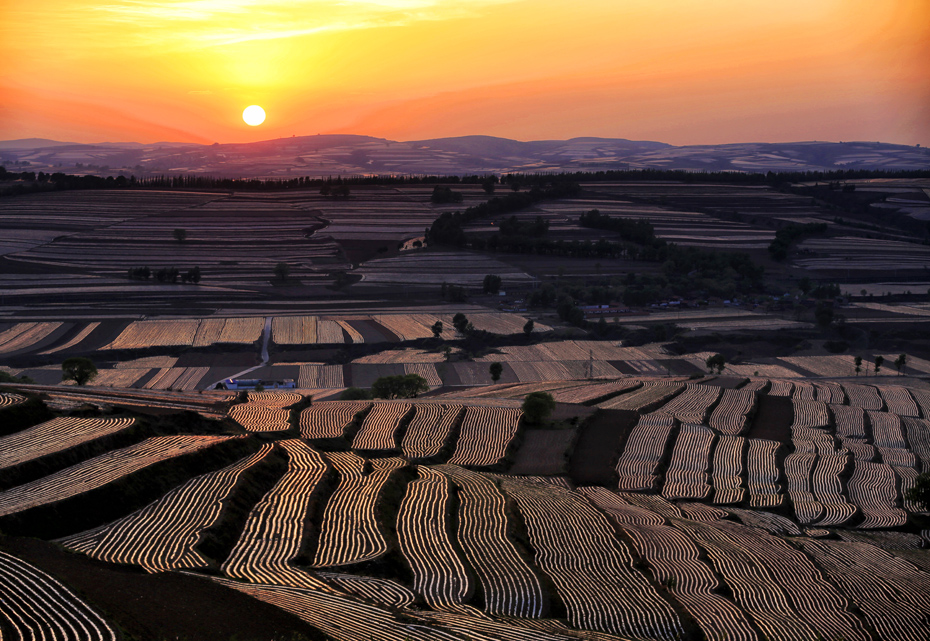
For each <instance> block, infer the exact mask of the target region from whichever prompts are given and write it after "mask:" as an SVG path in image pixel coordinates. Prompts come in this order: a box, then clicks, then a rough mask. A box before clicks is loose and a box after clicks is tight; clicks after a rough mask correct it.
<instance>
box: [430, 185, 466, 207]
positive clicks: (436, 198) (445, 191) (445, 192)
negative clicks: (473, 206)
mask: <svg viewBox="0 0 930 641" xmlns="http://www.w3.org/2000/svg"><path fill="white" fill-rule="evenodd" d="M429 199H430V202H431V203H433V204H435V205H445V204H448V203H460V202H462V192H460V191H452V189H450V188H449V187H447V186H445V185H436V186H435V187H433V194H432V196H430V197H429Z"/></svg>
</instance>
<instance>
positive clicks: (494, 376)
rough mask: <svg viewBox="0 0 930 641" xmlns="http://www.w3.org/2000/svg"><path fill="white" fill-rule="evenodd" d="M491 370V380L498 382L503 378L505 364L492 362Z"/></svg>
mask: <svg viewBox="0 0 930 641" xmlns="http://www.w3.org/2000/svg"><path fill="white" fill-rule="evenodd" d="M489 371H490V372H491V380H492V381H494V382H495V383H496V382H497V381H499V380H501V374H503V373H504V366H503V365H501V364H500V363H497V362H494V363H491V367H490V368H489Z"/></svg>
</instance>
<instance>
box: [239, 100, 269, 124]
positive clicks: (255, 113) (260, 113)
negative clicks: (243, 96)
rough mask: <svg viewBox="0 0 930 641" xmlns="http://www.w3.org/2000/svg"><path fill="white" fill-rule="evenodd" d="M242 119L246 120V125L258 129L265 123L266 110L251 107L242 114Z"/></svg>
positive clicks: (254, 106)
mask: <svg viewBox="0 0 930 641" xmlns="http://www.w3.org/2000/svg"><path fill="white" fill-rule="evenodd" d="M242 119H243V120H245V124H247V125H251V126H252V127H257V126H258V125H260V124H262V123H263V122H265V110H264V109H262V108H261V107H259V106H258V105H249V106H248V107H246V108H245V110H244V111H243V112H242Z"/></svg>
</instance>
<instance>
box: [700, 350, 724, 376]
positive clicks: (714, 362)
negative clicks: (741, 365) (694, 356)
mask: <svg viewBox="0 0 930 641" xmlns="http://www.w3.org/2000/svg"><path fill="white" fill-rule="evenodd" d="M705 363H706V364H707V369H708V371H709V372H710V373H711V374H713V373H714V370H717V373H718V374H720V373H722V372H723V368H724V367H726V366H727V361H726V359H725V358H724V357H723V354H714V355H713V356H708V357H707V360H706V361H705Z"/></svg>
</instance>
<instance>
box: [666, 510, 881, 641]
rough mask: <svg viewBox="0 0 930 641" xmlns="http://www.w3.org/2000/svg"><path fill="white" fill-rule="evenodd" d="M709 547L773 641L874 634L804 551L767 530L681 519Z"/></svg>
mask: <svg viewBox="0 0 930 641" xmlns="http://www.w3.org/2000/svg"><path fill="white" fill-rule="evenodd" d="M675 526H676V527H677V528H678V529H680V530H682V531H683V532H684V533H686V534H687V535H688V536H689V537H690V538H691V539H692V540H694V542H695V543H697V544H698V545H699V546H700V547H702V548H704V550H705V551H706V552H707V555H708V556H709V557H710V559H711V562H712V563H713V565H714V567H715V568H716V570H717V572H719V573H720V574H721V575H722V576H723V578H724V580H726V582H727V583H728V584H729V585H730V587H731V588H732V590H733V594H734V598H735V600H736V602H737V603H738V604H739V605H740V606H742V608H743V609H744V610H745V611H746V612H747V614H749V616H750V617H752V618H753V619H754V620H755V622H756V625H758V626H759V628H760V629H761V630H762V632H763V634H765V635H766V636H768V637H770V638H774V639H811V638H814V637H816V636H817V635H821V636H825V637H827V638H843V639H862V640H863V641H864V640H866V639H869V638H870V635H869V634H868V632H866V630H865V628H864V626H863V625H862V622H861V621H859V620H858V619H857V618H856V617H855V616H854V615H852V614H851V613H850V612H849V611H848V607H849V602H848V601H847V600H846V598H845V597H844V596H842V594H840V593H839V592H837V590H836V589H835V588H834V587H833V586H832V585H831V584H829V583H827V582H826V581H825V580H824V579H823V576H822V575H821V573H820V571H819V570H817V568H816V567H815V566H814V565H813V564H812V563H811V561H810V559H808V558H807V556H805V555H804V554H802V553H801V552H799V551H797V550H795V549H794V548H792V547H791V546H789V545H788V544H787V543H785V542H784V541H782V540H781V539H778V538H776V537H773V536H771V535H769V534H767V533H765V532H764V531H762V530H759V529H755V528H748V527H745V526H742V525H737V524H735V523H731V522H727V521H719V522H717V523H714V524H711V525H702V524H698V523H693V522H691V523H689V522H685V521H680V522H676V523H675Z"/></svg>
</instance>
